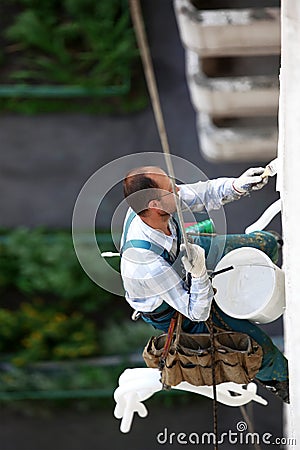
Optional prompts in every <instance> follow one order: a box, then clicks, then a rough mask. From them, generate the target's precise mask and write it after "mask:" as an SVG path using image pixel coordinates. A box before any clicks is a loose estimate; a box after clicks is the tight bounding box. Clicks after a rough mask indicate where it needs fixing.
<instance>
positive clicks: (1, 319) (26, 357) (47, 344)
mask: <svg viewBox="0 0 300 450" xmlns="http://www.w3.org/2000/svg"><path fill="white" fill-rule="evenodd" d="M0 323H1V327H0V343H1V346H0V351H1V352H5V353H7V352H10V354H11V356H10V357H9V360H10V361H12V362H13V363H14V364H16V365H18V366H22V365H24V364H28V363H29V362H33V361H39V360H48V359H50V360H51V359H53V360H61V359H74V358H80V357H87V356H92V355H95V354H98V352H99V342H98V333H97V330H96V326H95V324H94V323H93V322H92V321H91V320H88V319H87V318H86V317H84V316H83V314H81V313H79V312H73V313H70V314H67V313H61V312H58V311H56V310H55V309H54V308H53V307H52V308H49V307H47V306H45V304H44V303H43V302H42V301H41V300H38V301H37V300H36V301H33V302H32V303H22V304H21V305H20V307H19V309H17V310H16V311H14V312H12V311H9V310H7V309H0Z"/></svg>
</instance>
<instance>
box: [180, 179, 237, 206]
mask: <svg viewBox="0 0 300 450" xmlns="http://www.w3.org/2000/svg"><path fill="white" fill-rule="evenodd" d="M234 180H235V178H216V179H215V180H208V181H198V183H193V184H183V185H180V186H179V188H180V190H179V196H180V200H181V202H182V206H183V208H189V209H190V210H191V211H195V212H197V211H202V210H203V209H204V208H205V209H206V210H207V211H210V210H212V209H219V208H220V207H221V206H222V205H225V204H226V203H229V202H232V201H233V200H238V199H239V198H241V197H242V196H243V194H239V193H238V192H237V191H236V190H235V189H234V188H233V185H232V184H233V181H234Z"/></svg>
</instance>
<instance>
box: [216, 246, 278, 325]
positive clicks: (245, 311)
mask: <svg viewBox="0 0 300 450" xmlns="http://www.w3.org/2000/svg"><path fill="white" fill-rule="evenodd" d="M228 266H233V267H234V269H233V270H229V271H228V272H224V273H221V274H219V275H216V277H215V278H214V279H213V286H214V287H215V288H216V289H217V292H216V294H215V299H216V302H217V304H218V306H219V307H220V308H221V309H222V311H224V312H225V313H226V314H228V315H229V316H231V317H234V318H236V319H248V320H250V321H251V322H255V323H269V322H273V321H274V320H276V319H278V317H280V316H281V315H282V314H283V312H284V309H285V286H284V272H283V271H282V270H281V269H280V268H279V267H277V266H276V265H275V264H273V262H272V261H271V259H270V258H269V257H268V256H267V255H266V254H265V253H263V252H262V251H261V250H258V249H256V248H252V247H242V248H238V249H236V250H232V251H231V252H229V253H227V255H225V256H224V257H223V258H222V259H221V260H220V261H219V263H218V264H217V266H216V268H215V272H217V271H218V270H221V269H224V268H226V267H228Z"/></svg>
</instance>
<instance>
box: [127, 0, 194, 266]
mask: <svg viewBox="0 0 300 450" xmlns="http://www.w3.org/2000/svg"><path fill="white" fill-rule="evenodd" d="M129 5H130V12H131V18H132V22H133V26H134V30H135V34H136V38H137V43H138V47H139V49H140V54H141V58H142V63H143V67H144V73H145V77H146V82H147V86H148V90H149V94H150V98H151V103H152V108H153V112H154V116H155V121H156V125H157V129H158V133H159V138H160V141H161V146H162V149H163V153H164V157H165V161H166V165H167V169H168V174H169V176H170V179H171V183H172V190H173V193H174V197H175V203H176V212H177V215H178V220H179V225H180V229H181V233H182V238H183V242H184V244H185V246H186V252H187V256H188V258H189V257H190V256H191V255H190V252H189V248H188V239H187V235H186V231H185V227H184V220H183V215H182V211H181V207H180V199H179V196H178V193H177V190H176V184H175V173H174V168H173V164H172V160H171V152H170V147H169V142H168V137H167V132H166V127H165V122H164V118H163V114H162V109H161V104H160V99H159V94H158V88H157V82H156V78H155V74H154V68H153V64H152V59H151V56H150V50H149V44H148V41H147V37H146V32H145V26H144V20H143V16H142V11H141V5H140V1H139V0H129Z"/></svg>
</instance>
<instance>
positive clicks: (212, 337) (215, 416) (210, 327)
mask: <svg viewBox="0 0 300 450" xmlns="http://www.w3.org/2000/svg"><path fill="white" fill-rule="evenodd" d="M206 323H207V326H208V330H209V336H210V342H211V373H212V386H213V420H214V436H215V443H214V450H218V448H219V446H218V400H217V386H216V358H215V353H216V346H215V333H214V324H213V319H212V313H211V314H210V315H209V318H208V320H207V322H206Z"/></svg>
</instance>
